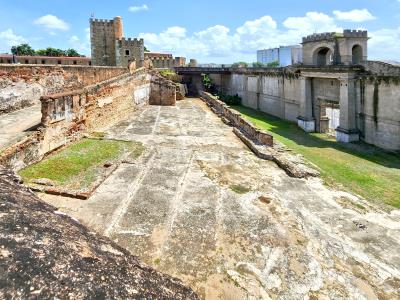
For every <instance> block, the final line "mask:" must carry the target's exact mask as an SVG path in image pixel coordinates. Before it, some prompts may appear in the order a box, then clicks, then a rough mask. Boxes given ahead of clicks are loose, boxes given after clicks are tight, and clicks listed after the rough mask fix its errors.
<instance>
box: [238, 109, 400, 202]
mask: <svg viewBox="0 0 400 300" xmlns="http://www.w3.org/2000/svg"><path fill="white" fill-rule="evenodd" d="M232 108H234V109H236V110H237V111H239V112H240V113H242V115H243V116H244V117H245V118H246V119H248V120H250V121H251V122H253V123H254V124H255V125H256V126H257V127H258V128H260V129H263V130H267V131H268V132H270V133H271V134H272V135H273V136H274V138H275V139H276V140H278V141H280V142H282V143H283V144H285V145H286V146H287V147H288V148H290V149H292V150H293V151H295V152H297V153H300V154H302V155H303V156H304V157H305V158H306V159H307V160H308V161H310V162H312V163H313V164H315V165H316V166H318V167H319V168H320V171H321V175H322V177H323V179H324V180H325V182H326V183H327V184H329V185H332V186H337V185H340V186H341V187H342V188H344V189H346V190H348V191H351V192H354V193H356V194H359V195H361V196H363V197H364V198H366V199H368V200H370V201H374V202H376V203H386V204H388V205H391V206H394V207H397V208H400V155H399V154H396V153H389V152H385V151H384V150H382V149H379V148H377V147H374V146H371V145H368V144H365V143H363V142H357V143H349V144H347V143H339V142H336V140H335V139H334V137H331V136H328V135H326V134H319V133H312V134H309V133H306V132H304V131H303V130H301V129H300V128H299V127H298V126H297V124H295V123H292V122H289V121H285V120H282V119H279V118H276V117H274V116H271V115H269V114H266V113H263V112H260V111H257V110H254V109H251V108H247V107H243V106H233V107H232Z"/></svg>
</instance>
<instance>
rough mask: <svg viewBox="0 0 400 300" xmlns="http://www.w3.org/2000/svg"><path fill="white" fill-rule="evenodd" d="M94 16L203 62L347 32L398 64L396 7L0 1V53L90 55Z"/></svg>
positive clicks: (396, 0)
mask: <svg viewBox="0 0 400 300" xmlns="http://www.w3.org/2000/svg"><path fill="white" fill-rule="evenodd" d="M91 14H94V15H95V17H96V18H102V19H106V18H109V19H111V18H113V17H114V16H117V15H120V16H122V18H123V21H124V31H125V36H127V37H143V38H144V39H145V44H146V46H147V47H148V48H149V49H150V50H152V51H160V52H172V53H173V54H174V55H175V56H178V55H179V56H186V57H188V58H197V59H198V60H199V61H200V62H217V63H229V62H234V61H239V60H245V61H248V62H252V61H255V60H256V50H257V49H262V48H268V47H275V46H279V45H288V44H296V43H300V42H301V37H302V36H305V35H307V34H311V33H313V32H325V31H340V30H342V29H347V28H348V29H367V30H368V31H369V34H370V36H371V40H370V42H369V58H370V59H393V60H400V0H364V1H360V0H324V1H318V2H317V1H311V0H303V1H298V0H297V1H295V0H281V1H269V0H247V1H243V0H240V1H235V0H230V1H229V0H213V1H210V0H202V1H195V0H191V1H189V0H168V1H167V0H141V1H136V0H131V1H126V0H119V1H101V0H81V1H74V0H52V1H48V0H41V1H27V0H25V1H22V0H13V1H5V0H0V53H1V52H9V49H10V47H11V46H12V45H14V44H18V43H21V42H28V43H29V44H31V45H32V46H33V47H34V48H44V47H48V46H52V47H58V48H71V47H72V48H75V49H77V50H78V51H80V52H82V53H84V54H86V55H90V44H89V39H88V35H89V31H88V27H89V22H88V19H89V17H90V16H91Z"/></svg>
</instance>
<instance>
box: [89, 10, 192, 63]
mask: <svg viewBox="0 0 400 300" xmlns="http://www.w3.org/2000/svg"><path fill="white" fill-rule="evenodd" d="M90 39H91V51H92V64H93V65H94V66H117V67H128V66H129V65H130V64H131V63H133V62H134V63H135V66H136V67H143V66H144V65H146V66H150V67H153V66H154V67H155V68H173V67H181V66H184V65H185V63H186V59H185V58H184V57H175V58H173V56H172V54H164V53H150V52H145V51H144V41H143V39H136V38H133V39H132V38H125V37H124V30H123V23H122V18H121V17H115V18H114V19H112V20H101V19H90Z"/></svg>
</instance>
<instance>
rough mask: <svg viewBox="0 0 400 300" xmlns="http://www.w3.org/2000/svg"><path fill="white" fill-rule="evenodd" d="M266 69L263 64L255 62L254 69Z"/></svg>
mask: <svg viewBox="0 0 400 300" xmlns="http://www.w3.org/2000/svg"><path fill="white" fill-rule="evenodd" d="M262 67H264V64H263V63H261V62H258V61H257V62H253V68H262Z"/></svg>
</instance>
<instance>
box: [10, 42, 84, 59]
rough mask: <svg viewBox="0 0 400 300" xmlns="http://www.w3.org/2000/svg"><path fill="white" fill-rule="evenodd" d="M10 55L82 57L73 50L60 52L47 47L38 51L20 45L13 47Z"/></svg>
mask: <svg viewBox="0 0 400 300" xmlns="http://www.w3.org/2000/svg"><path fill="white" fill-rule="evenodd" d="M11 53H12V54H15V55H31V56H33V55H36V56H55V57H58V56H69V57H79V56H84V55H80V54H79V53H78V51H76V50H75V49H68V50H62V49H58V48H53V47H47V48H46V49H39V50H36V51H35V50H34V49H33V48H32V47H31V46H30V45H28V44H21V45H18V46H13V47H12V48H11Z"/></svg>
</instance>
